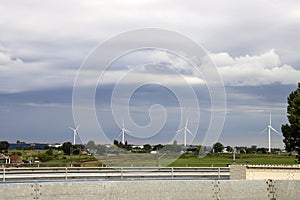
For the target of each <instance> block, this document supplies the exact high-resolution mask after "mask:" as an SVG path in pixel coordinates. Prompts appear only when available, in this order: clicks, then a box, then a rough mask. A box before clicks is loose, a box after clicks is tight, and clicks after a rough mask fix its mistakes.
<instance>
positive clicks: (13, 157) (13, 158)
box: [10, 155, 22, 163]
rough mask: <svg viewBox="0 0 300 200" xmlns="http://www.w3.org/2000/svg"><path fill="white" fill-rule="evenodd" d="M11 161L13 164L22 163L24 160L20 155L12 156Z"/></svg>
mask: <svg viewBox="0 0 300 200" xmlns="http://www.w3.org/2000/svg"><path fill="white" fill-rule="evenodd" d="M10 161H11V163H21V162H22V159H21V157H20V156H18V155H12V156H10Z"/></svg>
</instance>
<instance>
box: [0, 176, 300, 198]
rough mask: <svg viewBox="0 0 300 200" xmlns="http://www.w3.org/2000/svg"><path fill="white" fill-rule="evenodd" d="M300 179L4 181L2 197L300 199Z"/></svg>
mask: <svg viewBox="0 0 300 200" xmlns="http://www.w3.org/2000/svg"><path fill="white" fill-rule="evenodd" d="M299 197H300V181H283V180H279V181H272V180H267V181H265V180H254V181H249V180H220V181H217V180H216V181H211V180H144V181H142V180H141V181H81V182H35V183H2V184H0V199H1V200H2V199H3V200H4V199H13V200H33V199H39V200H50V199H51V200H53V199H54V200H62V199H63V200H66V199H71V200H79V199H80V200H82V199H83V200H84V199H88V200H94V199H107V200H108V199H109V200H114V199H120V200H123V199H124V200H125V199H129V200H137V199H143V200H148V199H149V200H152V199H164V200H168V199H170V200H171V199H172V200H174V199H189V200H192V199H263V200H265V199H272V198H273V199H299Z"/></svg>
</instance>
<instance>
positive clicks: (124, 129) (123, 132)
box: [120, 120, 131, 144]
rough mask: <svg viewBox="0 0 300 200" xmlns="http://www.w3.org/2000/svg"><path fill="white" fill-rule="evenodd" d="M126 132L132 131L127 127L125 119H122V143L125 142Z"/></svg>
mask: <svg viewBox="0 0 300 200" xmlns="http://www.w3.org/2000/svg"><path fill="white" fill-rule="evenodd" d="M126 132H127V133H131V132H130V131H129V130H127V129H126V128H125V125H124V120H123V121H122V129H121V133H120V135H121V136H122V140H121V142H122V144H125V134H126Z"/></svg>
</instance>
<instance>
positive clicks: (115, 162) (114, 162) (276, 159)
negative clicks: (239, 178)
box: [22, 151, 297, 167]
mask: <svg viewBox="0 0 300 200" xmlns="http://www.w3.org/2000/svg"><path fill="white" fill-rule="evenodd" d="M28 153H29V152H28V151H27V152H26V151H25V152H22V154H23V158H24V157H25V156H26V157H28V155H29V154H28ZM37 153H44V151H39V152H34V151H30V155H31V156H32V154H33V157H34V154H37ZM54 154H55V156H54V157H53V159H52V160H51V161H48V162H42V163H40V164H39V166H43V167H69V166H70V164H71V163H72V164H73V166H86V167H96V166H113V167H130V166H133V167H155V166H169V167H211V166H213V167H226V166H228V165H229V164H232V163H233V158H232V154H208V155H207V156H206V157H203V158H197V157H195V156H194V155H193V154H187V155H184V156H181V158H178V159H177V157H176V156H175V155H165V156H163V155H162V156H161V157H157V155H153V154H146V153H137V154H132V153H131V154H120V155H118V156H97V157H96V158H95V157H93V156H87V155H73V156H67V155H63V154H62V153H58V152H54ZM26 159H28V158H26ZM296 160H297V159H296V158H295V157H294V156H289V155H288V154H238V155H236V164H264V165H268V164H272V165H292V164H297V162H296ZM32 166H37V164H34V165H32Z"/></svg>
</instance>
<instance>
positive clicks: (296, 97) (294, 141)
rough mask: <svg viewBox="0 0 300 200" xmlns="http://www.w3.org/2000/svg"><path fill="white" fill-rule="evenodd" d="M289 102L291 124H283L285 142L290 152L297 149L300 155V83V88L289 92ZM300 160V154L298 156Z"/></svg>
mask: <svg viewBox="0 0 300 200" xmlns="http://www.w3.org/2000/svg"><path fill="white" fill-rule="evenodd" d="M287 103H288V106H287V118H288V121H289V124H284V125H282V126H281V132H282V133H283V137H284V139H283V142H284V144H285V149H286V150H287V151H288V152H291V151H297V152H298V155H300V83H298V88H297V89H296V90H295V91H292V92H291V93H290V94H289V96H288V98H287ZM298 162H300V156H298Z"/></svg>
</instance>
